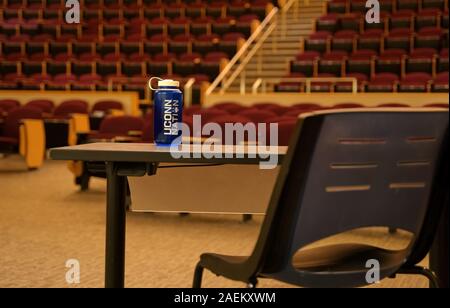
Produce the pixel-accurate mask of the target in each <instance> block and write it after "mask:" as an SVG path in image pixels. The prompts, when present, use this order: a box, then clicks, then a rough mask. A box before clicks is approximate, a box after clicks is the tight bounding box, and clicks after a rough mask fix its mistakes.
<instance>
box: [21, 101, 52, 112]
mask: <svg viewBox="0 0 450 308" xmlns="http://www.w3.org/2000/svg"><path fill="white" fill-rule="evenodd" d="M26 106H30V107H35V108H38V109H41V110H42V111H43V112H46V113H51V112H52V111H53V108H55V104H54V103H53V101H51V100H47V99H36V100H32V101H29V102H28V103H27V105H26Z"/></svg>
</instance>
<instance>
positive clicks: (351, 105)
mask: <svg viewBox="0 0 450 308" xmlns="http://www.w3.org/2000/svg"><path fill="white" fill-rule="evenodd" d="M363 107H364V106H363V105H361V104H356V103H341V104H336V105H334V106H333V107H332V108H333V109H347V108H363Z"/></svg>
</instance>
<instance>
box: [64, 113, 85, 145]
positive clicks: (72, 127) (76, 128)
mask: <svg viewBox="0 0 450 308" xmlns="http://www.w3.org/2000/svg"><path fill="white" fill-rule="evenodd" d="M89 132H90V124H89V115H87V114H80V113H74V114H72V117H71V119H70V122H69V138H68V139H69V140H68V144H69V145H75V144H76V143H77V134H78V133H89Z"/></svg>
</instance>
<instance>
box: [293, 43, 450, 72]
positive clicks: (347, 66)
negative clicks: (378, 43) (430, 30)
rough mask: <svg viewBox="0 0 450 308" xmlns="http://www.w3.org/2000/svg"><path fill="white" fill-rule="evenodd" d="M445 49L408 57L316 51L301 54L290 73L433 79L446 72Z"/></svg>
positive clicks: (392, 51) (389, 52)
mask: <svg viewBox="0 0 450 308" xmlns="http://www.w3.org/2000/svg"><path fill="white" fill-rule="evenodd" d="M448 69H449V67H448V49H443V50H441V52H440V53H437V51H436V50H434V49H432V48H418V49H415V50H414V51H412V52H411V53H410V54H406V53H405V52H404V51H403V50H399V49H390V50H386V51H384V52H383V53H381V54H377V53H376V52H375V51H373V50H370V49H369V50H358V51H356V52H353V53H351V54H348V53H347V52H345V51H333V52H328V53H325V54H323V55H320V53H318V52H317V51H306V52H303V53H301V54H299V55H297V57H296V58H295V60H293V61H291V73H294V74H302V75H303V76H306V77H314V76H319V75H320V74H332V75H334V76H337V77H339V76H347V75H348V74H362V75H365V76H366V77H367V78H370V77H372V76H374V75H376V74H379V73H393V74H396V75H398V76H403V75H405V74H408V73H428V74H430V75H432V77H435V76H436V75H437V74H439V73H442V72H448Z"/></svg>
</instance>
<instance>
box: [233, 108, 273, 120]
mask: <svg viewBox="0 0 450 308" xmlns="http://www.w3.org/2000/svg"><path fill="white" fill-rule="evenodd" d="M238 115H239V116H243V117H246V118H248V119H250V120H251V121H252V122H253V123H265V122H266V121H267V119H270V118H273V117H276V116H277V114H276V113H275V112H272V111H268V110H260V109H256V108H252V109H248V110H244V111H242V112H239V113H238Z"/></svg>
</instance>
